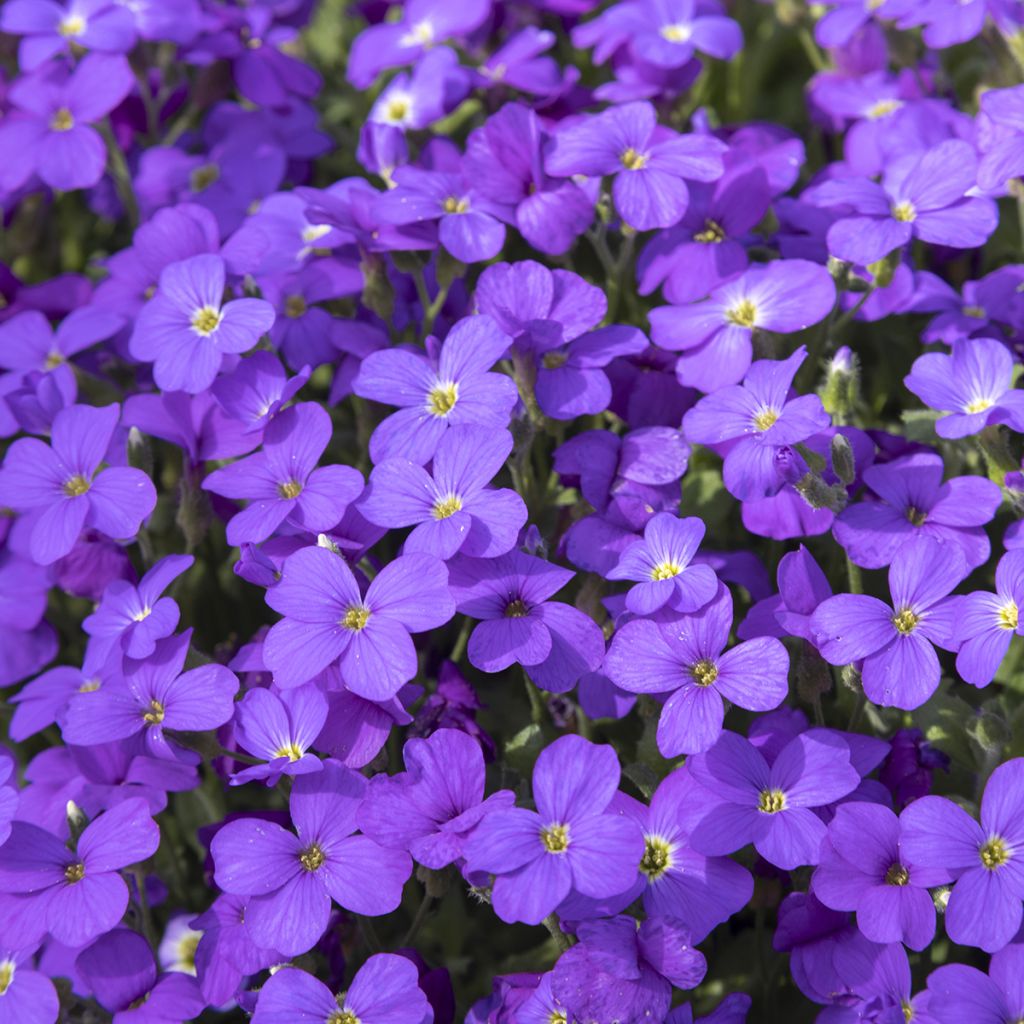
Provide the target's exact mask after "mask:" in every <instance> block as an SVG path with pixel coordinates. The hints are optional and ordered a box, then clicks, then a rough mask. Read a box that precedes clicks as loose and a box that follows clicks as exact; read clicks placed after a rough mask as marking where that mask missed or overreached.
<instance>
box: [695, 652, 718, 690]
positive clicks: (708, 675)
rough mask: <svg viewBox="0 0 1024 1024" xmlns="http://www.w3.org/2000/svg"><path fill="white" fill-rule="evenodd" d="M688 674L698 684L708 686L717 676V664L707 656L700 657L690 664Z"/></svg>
mask: <svg viewBox="0 0 1024 1024" xmlns="http://www.w3.org/2000/svg"><path fill="white" fill-rule="evenodd" d="M690 675H691V676H692V677H693V681H694V682H695V683H696V684H697V685H698V686H710V685H711V684H712V683H713V682H714V681H715V680H716V679H717V678H718V666H717V665H716V664H715V663H714V662H713V661H709V660H708V659H707V658H702V659H701V660H700V661H698V662H697V663H696V664H694V665H691V666H690Z"/></svg>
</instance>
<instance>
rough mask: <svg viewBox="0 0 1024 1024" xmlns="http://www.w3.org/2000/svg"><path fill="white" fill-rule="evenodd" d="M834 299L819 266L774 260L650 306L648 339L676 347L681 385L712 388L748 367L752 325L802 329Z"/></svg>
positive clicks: (733, 380) (738, 378)
mask: <svg viewBox="0 0 1024 1024" xmlns="http://www.w3.org/2000/svg"><path fill="white" fill-rule="evenodd" d="M835 301H836V286H835V283H834V282H833V280H832V278H831V276H830V275H829V272H828V271H827V270H826V269H825V268H824V267H822V266H819V265H818V264H817V263H811V262H809V261H808V260H776V261H774V262H772V263H763V264H758V265H756V266H752V267H750V268H748V269H747V270H745V271H744V272H743V273H742V274H739V275H738V276H736V277H734V278H732V279H731V280H729V281H726V282H725V283H724V284H721V285H718V286H717V287H716V288H714V289H712V291H711V294H710V295H709V296H708V298H706V299H704V300H702V301H700V302H693V303H690V304H689V305H685V306H659V307H658V308H657V309H652V310H651V312H650V314H649V315H648V319H649V320H650V322H651V340H652V341H653V342H654V344H655V345H659V346H660V347H661V348H664V349H668V350H669V351H670V352H682V355H680V356H679V359H678V361H677V363H676V376H677V377H678V378H679V382H680V383H681V384H683V385H685V386H687V387H695V388H698V389H699V390H701V391H704V392H712V391H718V390H719V389H720V388H725V387H729V386H730V385H732V384H738V383H739V382H740V381H741V380H742V379H743V377H744V375H745V374H746V373H747V371H748V370H749V369H750V362H751V358H752V356H753V351H754V350H753V344H752V341H751V339H752V337H753V333H754V331H755V330H763V331H771V332H774V333H776V334H791V333H793V332H794V331H802V330H804V328H806V327H810V326H811V324H816V323H817V322H818V321H819V320H823V319H824V318H825V317H826V316H827V315H828V314H829V312H830V311H831V309H832V307H833V306H834V305H835ZM795 372H796V370H795V368H794V373H795ZM791 379H792V378H791ZM787 387H788V382H787Z"/></svg>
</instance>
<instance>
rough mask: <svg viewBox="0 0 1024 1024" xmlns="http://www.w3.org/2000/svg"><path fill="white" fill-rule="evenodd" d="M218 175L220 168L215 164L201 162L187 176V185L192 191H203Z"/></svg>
mask: <svg viewBox="0 0 1024 1024" xmlns="http://www.w3.org/2000/svg"><path fill="white" fill-rule="evenodd" d="M219 177H220V168H219V167H218V166H217V165H216V164H203V166H202V167H197V168H196V169H195V170H194V171H193V172H192V173H191V174H190V175H189V178H188V183H189V187H190V188H191V189H192V191H193V192H204V191H205V190H206V189H208V188H209V187H210V186H211V185H212V184H213V183H214V182H215V181H216V180H217V179H218V178H219Z"/></svg>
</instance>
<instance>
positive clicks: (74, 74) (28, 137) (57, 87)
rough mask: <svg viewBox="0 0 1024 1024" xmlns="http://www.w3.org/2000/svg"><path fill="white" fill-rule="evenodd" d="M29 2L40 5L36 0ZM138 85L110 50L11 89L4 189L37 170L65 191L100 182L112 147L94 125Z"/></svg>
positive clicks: (51, 68)
mask: <svg viewBox="0 0 1024 1024" xmlns="http://www.w3.org/2000/svg"><path fill="white" fill-rule="evenodd" d="M24 6H33V7H34V6H36V3H35V0H27V2H26V3H25V5H24ZM5 13H6V11H5ZM134 85H135V76H134V75H133V74H132V70H131V68H130V67H129V65H128V61H126V60H125V59H124V57H121V56H109V55H106V54H90V55H89V56H87V57H84V58H83V59H82V60H81V62H80V63H79V64H78V66H77V67H76V68H75V69H74V71H70V70H69V69H68V66H67V65H66V64H64V63H52V64H46V65H44V66H42V67H40V68H37V69H36V71H35V72H33V73H32V74H29V75H25V76H24V77H23V78H20V79H18V80H17V81H16V82H15V83H14V84H13V85H12V86H11V87H10V89H9V91H8V93H7V99H8V100H9V101H10V103H11V104H12V105H13V106H14V108H15V111H14V112H13V113H11V114H8V115H7V116H6V117H5V118H4V122H3V124H2V125H0V148H2V149H3V153H4V165H3V168H2V169H0V189H3V190H4V191H7V192H13V191H15V190H17V189H19V188H21V187H22V186H23V185H24V184H25V183H26V182H27V181H28V180H29V178H30V177H31V175H32V174H33V173H35V174H38V175H39V177H40V178H41V179H42V181H43V182H45V183H46V184H47V185H49V186H50V187H51V188H55V189H60V190H61V191H71V190H73V189H78V188H91V187H92V186H93V185H95V184H96V183H97V182H98V181H99V180H100V178H101V177H103V171H104V169H105V168H106V166H107V149H106V146H105V145H104V144H103V138H102V137H101V136H100V133H99V132H98V131H96V129H95V128H93V127H91V125H92V124H93V123H94V122H96V121H101V120H102V119H103V118H104V117H106V116H107V114H109V113H110V111H111V110H113V109H114V107H116V106H117V105H118V104H119V103H120V102H121V101H122V100H123V99H124V98H125V97H126V96H127V95H128V93H129V92H131V90H132V88H133V87H134Z"/></svg>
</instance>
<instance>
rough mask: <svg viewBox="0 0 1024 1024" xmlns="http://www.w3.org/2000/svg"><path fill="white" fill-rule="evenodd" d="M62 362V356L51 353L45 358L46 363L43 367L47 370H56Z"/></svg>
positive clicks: (57, 353)
mask: <svg viewBox="0 0 1024 1024" xmlns="http://www.w3.org/2000/svg"><path fill="white" fill-rule="evenodd" d="M63 362H64V356H63V354H62V353H60V352H51V353H50V354H49V355H48V356H47V357H46V362H45V363H43V367H44V368H45V369H47V370H56V369H57V367H58V366H60V365H61V363H63Z"/></svg>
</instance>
